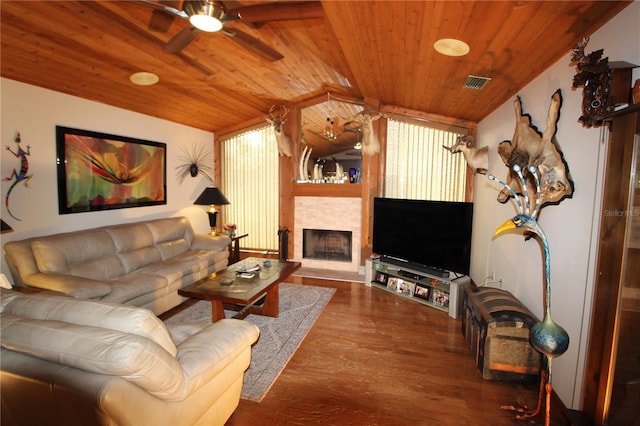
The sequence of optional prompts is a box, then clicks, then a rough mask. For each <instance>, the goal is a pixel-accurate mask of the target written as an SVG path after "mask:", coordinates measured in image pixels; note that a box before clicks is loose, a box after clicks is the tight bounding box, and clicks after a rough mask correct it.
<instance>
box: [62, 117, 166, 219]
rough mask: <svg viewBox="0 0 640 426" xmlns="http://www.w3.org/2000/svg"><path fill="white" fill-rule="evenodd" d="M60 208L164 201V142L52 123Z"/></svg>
mask: <svg viewBox="0 0 640 426" xmlns="http://www.w3.org/2000/svg"><path fill="white" fill-rule="evenodd" d="M56 156H57V159H56V161H57V174H58V212H59V213H60V214H69V213H81V212H91V211H100V210H111V209H122V208H131V207H144V206H154V205H162V204H167V145H166V144H165V143H162V142H154V141H149V140H144V139H137V138H132V137H127V136H118V135H112V134H108V133H101V132H94V131H90V130H82V129H74V128H71V127H64V126H56Z"/></svg>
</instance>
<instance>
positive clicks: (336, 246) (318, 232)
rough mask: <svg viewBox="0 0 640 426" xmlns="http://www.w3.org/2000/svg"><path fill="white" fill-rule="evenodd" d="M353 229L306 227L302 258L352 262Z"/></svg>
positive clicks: (303, 233) (303, 232)
mask: <svg viewBox="0 0 640 426" xmlns="http://www.w3.org/2000/svg"><path fill="white" fill-rule="evenodd" d="M351 235H352V233H351V231H332V230H326V229H304V230H303V231H302V258H303V259H319V260H332V261H336V262H351Z"/></svg>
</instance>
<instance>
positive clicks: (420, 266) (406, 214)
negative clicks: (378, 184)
mask: <svg viewBox="0 0 640 426" xmlns="http://www.w3.org/2000/svg"><path fill="white" fill-rule="evenodd" d="M472 222H473V203H464V202H449V201H425V200H409V199H398V198H374V201H373V253H375V254H377V255H381V256H383V260H385V259H386V260H388V261H391V262H392V263H396V264H400V265H402V264H404V263H406V267H408V268H412V269H415V270H418V271H423V272H427V273H432V274H435V275H438V276H447V277H448V276H449V273H448V272H449V271H450V272H453V273H454V274H461V275H469V264H470V262H471V228H472Z"/></svg>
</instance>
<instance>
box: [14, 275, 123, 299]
mask: <svg viewBox="0 0 640 426" xmlns="http://www.w3.org/2000/svg"><path fill="white" fill-rule="evenodd" d="M25 284H27V285H28V286H30V287H37V288H42V289H45V290H51V291H57V292H59V293H64V294H66V295H68V296H72V297H76V298H78V299H95V298H99V297H103V296H106V295H107V294H109V293H111V286H110V285H108V284H105V283H104V282H102V281H97V280H92V279H90V278H84V277H78V276H75V275H66V274H56V273H44V272H41V273H37V274H31V275H29V276H27V277H25Z"/></svg>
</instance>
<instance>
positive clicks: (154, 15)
mask: <svg viewBox="0 0 640 426" xmlns="http://www.w3.org/2000/svg"><path fill="white" fill-rule="evenodd" d="M172 22H173V17H172V16H171V15H169V14H167V13H165V12H163V11H160V10H154V11H152V12H151V19H149V25H148V28H149V30H151V31H157V32H160V33H166V32H167V31H168V30H169V27H170V26H171V23H172Z"/></svg>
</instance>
